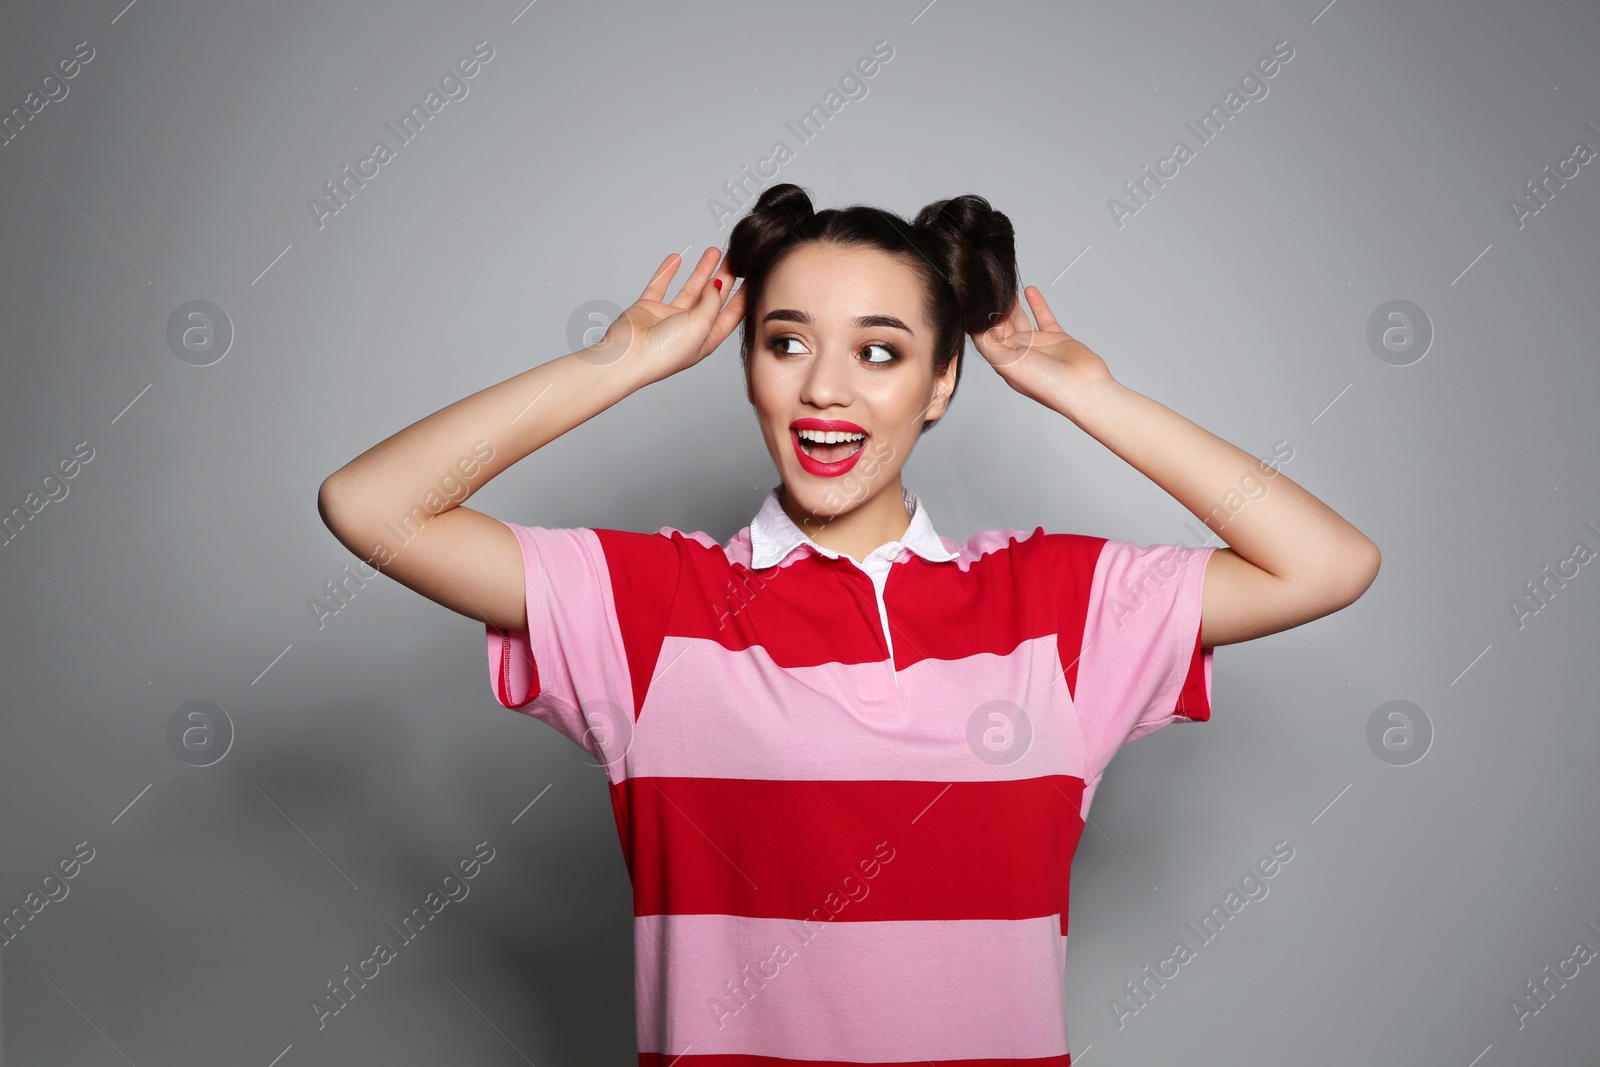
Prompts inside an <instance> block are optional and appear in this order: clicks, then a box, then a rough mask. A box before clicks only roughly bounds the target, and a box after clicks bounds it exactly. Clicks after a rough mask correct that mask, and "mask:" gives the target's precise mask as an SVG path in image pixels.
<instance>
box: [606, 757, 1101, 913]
mask: <svg viewBox="0 0 1600 1067" xmlns="http://www.w3.org/2000/svg"><path fill="white" fill-rule="evenodd" d="M616 788H618V789H620V790H623V791H625V793H626V801H625V804H624V805H623V806H624V807H625V808H626V810H627V812H628V820H627V827H626V828H625V829H623V830H622V831H621V832H622V833H623V834H624V845H623V848H624V852H625V853H628V854H629V856H630V859H629V863H628V868H629V872H630V873H631V874H632V876H633V892H634V914H635V915H660V914H673V915H687V914H718V915H743V916H750V917H754V918H780V919H782V918H787V919H796V920H799V919H806V918H809V919H811V920H812V921H816V922H828V921H833V920H835V919H837V920H842V921H849V922H857V921H859V922H867V921H882V920H903V919H1024V918H1036V917H1038V916H1043V915H1059V916H1060V917H1061V923H1062V932H1063V933H1065V932H1066V931H1065V926H1066V920H1067V913H1068V910H1069V909H1068V886H1069V880H1070V877H1071V866H1072V857H1073V854H1074V852H1075V851H1076V850H1077V846H1078V838H1079V835H1080V833H1081V832H1082V829H1083V822H1082V819H1081V818H1080V816H1079V811H1080V809H1081V806H1082V798H1083V782H1082V780H1081V779H1078V778H1074V777H1071V776H1068V775H1048V776H1043V777H1038V778H1025V779H1021V780H1018V781H989V782H955V783H947V782H923V781H763V780H754V779H739V778H629V779H626V780H625V781H624V782H623V783H621V785H620V786H618V787H616Z"/></svg>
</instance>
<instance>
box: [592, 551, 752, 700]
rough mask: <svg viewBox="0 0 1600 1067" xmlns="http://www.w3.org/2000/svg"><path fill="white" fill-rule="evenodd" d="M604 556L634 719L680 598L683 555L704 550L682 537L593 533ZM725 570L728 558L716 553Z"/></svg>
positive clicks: (721, 553)
mask: <svg viewBox="0 0 1600 1067" xmlns="http://www.w3.org/2000/svg"><path fill="white" fill-rule="evenodd" d="M594 535H595V537H596V538H597V539H598V540H599V542H600V548H601V550H602V551H603V552H604V553H605V563H606V572H607V575H608V576H609V578H610V579H611V599H612V601H613V603H614V604H615V605H616V610H617V628H618V630H620V631H621V634H622V647H623V651H624V653H625V654H626V656H627V660H628V674H629V676H630V679H631V681H632V683H633V714H634V718H638V716H639V710H640V709H641V708H643V707H644V697H645V690H646V689H647V688H648V687H649V685H650V679H651V677H652V676H653V675H654V674H655V670H656V660H657V658H658V657H660V655H661V640H662V636H663V635H664V634H665V633H666V631H667V620H668V618H669V616H670V615H671V613H672V602H673V599H674V598H675V597H676V596H677V593H678V576H679V574H680V573H681V570H682V567H683V559H684V556H685V555H686V554H687V553H689V552H691V551H693V552H694V554H696V555H700V554H703V553H705V552H706V549H705V548H704V546H702V545H701V544H700V543H699V542H697V541H691V540H690V539H688V538H686V537H684V536H683V534H681V533H677V532H674V533H673V534H672V535H671V536H670V537H669V536H663V535H662V534H660V533H650V534H642V533H634V532H632V531H629V530H600V529H597V530H595V531H594ZM715 554H716V555H718V556H722V557H723V560H724V563H723V566H724V567H726V566H727V563H726V559H727V557H726V555H724V553H723V552H722V551H721V550H720V549H718V550H715Z"/></svg>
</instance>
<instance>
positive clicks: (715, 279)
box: [711, 278, 722, 293]
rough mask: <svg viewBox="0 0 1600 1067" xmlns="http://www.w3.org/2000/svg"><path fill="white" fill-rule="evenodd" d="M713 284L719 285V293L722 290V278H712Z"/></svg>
mask: <svg viewBox="0 0 1600 1067" xmlns="http://www.w3.org/2000/svg"><path fill="white" fill-rule="evenodd" d="M711 284H712V285H714V286H716V287H717V292H719V293H720V292H722V279H721V278H712V279H711Z"/></svg>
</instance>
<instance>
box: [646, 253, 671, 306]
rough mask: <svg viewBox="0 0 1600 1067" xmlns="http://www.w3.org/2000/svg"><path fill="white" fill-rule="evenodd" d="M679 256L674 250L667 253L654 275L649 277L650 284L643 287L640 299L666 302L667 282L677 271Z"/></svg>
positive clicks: (659, 302)
mask: <svg viewBox="0 0 1600 1067" xmlns="http://www.w3.org/2000/svg"><path fill="white" fill-rule="evenodd" d="M680 261H681V257H680V256H679V255H678V253H676V252H669V253H667V258H666V259H663V260H662V261H661V266H659V267H657V268H656V273H655V276H654V277H652V278H651V279H650V284H649V285H647V286H645V287H644V292H643V293H641V294H640V295H639V299H640V300H653V301H655V302H656V303H658V304H661V303H665V302H666V296H667V283H668V282H670V281H672V276H673V275H674V274H676V273H678V264H679V262H680Z"/></svg>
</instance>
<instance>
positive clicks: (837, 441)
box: [794, 430, 867, 463]
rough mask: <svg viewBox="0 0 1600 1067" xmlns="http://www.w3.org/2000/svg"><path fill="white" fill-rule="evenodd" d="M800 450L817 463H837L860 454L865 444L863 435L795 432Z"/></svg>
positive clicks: (817, 431) (814, 431) (837, 432)
mask: <svg viewBox="0 0 1600 1067" xmlns="http://www.w3.org/2000/svg"><path fill="white" fill-rule="evenodd" d="M794 432H795V436H796V437H798V438H799V440H800V450H801V451H802V452H804V453H805V454H806V455H808V456H810V457H811V458H812V459H815V460H816V461H817V462H818V463H838V462H839V461H841V460H846V459H849V458H850V457H851V456H853V455H855V454H856V453H857V452H860V451H861V450H862V449H863V448H865V447H866V444H867V435H866V434H864V433H846V432H844V431H841V430H796V431H794Z"/></svg>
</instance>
